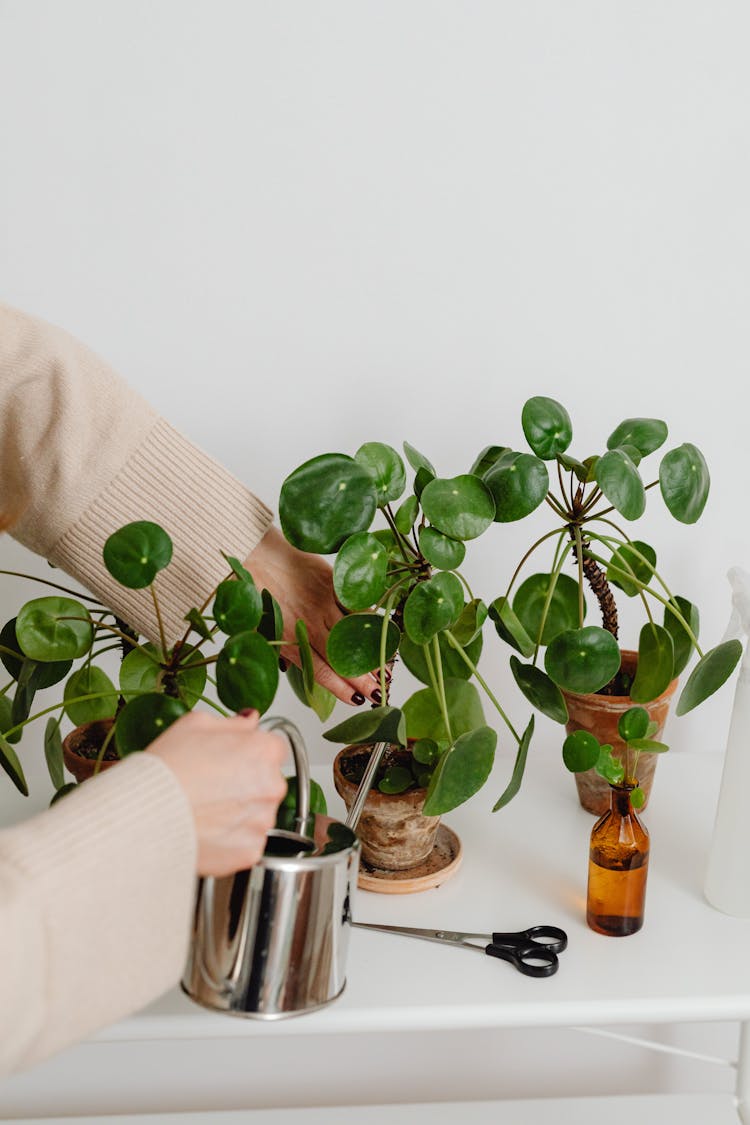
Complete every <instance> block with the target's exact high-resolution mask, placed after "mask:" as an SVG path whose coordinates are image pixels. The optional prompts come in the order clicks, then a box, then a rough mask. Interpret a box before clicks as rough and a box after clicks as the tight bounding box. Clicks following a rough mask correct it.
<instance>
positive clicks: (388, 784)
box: [378, 766, 414, 794]
mask: <svg viewBox="0 0 750 1125" xmlns="http://www.w3.org/2000/svg"><path fill="white" fill-rule="evenodd" d="M413 785H414V774H413V773H412V772H411V770H407V769H406V768H405V767H404V766H391V767H390V769H388V770H386V772H385V774H384V775H383V777H382V779H381V781H379V782H378V789H379V790H380V792H381V793H391V794H393V793H405V792H406V790H407V789H411V788H412V786H413Z"/></svg>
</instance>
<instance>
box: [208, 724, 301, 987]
mask: <svg viewBox="0 0 750 1125" xmlns="http://www.w3.org/2000/svg"><path fill="white" fill-rule="evenodd" d="M260 725H261V726H262V727H263V729H264V730H268V731H278V732H279V733H280V734H284V735H286V739H287V742H288V743H289V745H290V747H291V750H292V755H293V757H294V769H295V773H296V775H297V812H296V815H295V818H294V827H295V830H296V831H297V832H299V833H300V835H302V836H304V835H306V828H307V821H308V818H309V815H310V765H309V762H308V759H307V750H306V749H305V743H304V739H303V738H302V735H301V734H300V732H299V730H298V729H297V727H296V726H295V725H294V723H292V722H290V721H289V719H285V718H283V717H282V716H270V717H269V718H267V719H263V720H262V721H261V724H260ZM201 884H202V897H203V903H202V906H203V910H202V915H203V945H204V948H205V949H206V951H207V954H208V959H209V960H210V961H211V962H212V963H213V964H216V958H215V954H214V945H213V934H212V932H211V924H210V919H211V918H212V917H213V913H214V880H213V878H212V877H211V876H206V877H205V878H204V879H202V880H201ZM248 902H249V896H246V898H245V902H244V904H243V910H242V918H241V919H240V922H239V926H238V930H239V931H240V932H241V933H242V934H243V935H245V930H246V927H245V918H244V914H245V909H246V908H247V903H248ZM245 937H246V935H245ZM245 937H243V940H242V941H241V942H240V946H239V947H238V949H237V955H236V957H235V959H234V964H233V965H232V968H231V970H230V972H229V973H228V975H227V976H226V977H224V979H223V981H221V982H218V981H216V980H214V977H213V974H212V972H211V970H210V968H209V966H208V965H207V964H206V959H205V958H201V959H200V971H201V974H202V975H203V977H204V978H205V980H206V982H207V983H208V984H209V986H210V987H211V988H213V989H215V990H216V991H220V992H223V991H225V990H226V989H228V988H231V986H232V985H233V984H234V983H235V980H236V978H237V974H238V972H239V969H240V966H241V964H242V960H243V949H244V945H245Z"/></svg>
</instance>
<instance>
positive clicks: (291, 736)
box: [260, 716, 310, 836]
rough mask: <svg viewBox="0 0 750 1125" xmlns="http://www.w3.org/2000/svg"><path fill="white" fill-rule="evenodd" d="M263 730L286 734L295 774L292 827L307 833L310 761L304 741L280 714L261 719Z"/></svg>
mask: <svg viewBox="0 0 750 1125" xmlns="http://www.w3.org/2000/svg"><path fill="white" fill-rule="evenodd" d="M260 725H261V726H262V727H263V729H264V730H269V731H278V732H279V733H280V734H284V735H286V739H287V742H288V743H289V745H290V747H291V749H292V755H293V757H294V770H295V773H296V774H297V815H296V816H295V818H294V828H295V831H296V832H299V833H300V835H302V836H305V835H306V834H307V819H308V817H309V815H310V763H309V762H308V759H307V751H306V749H305V743H304V740H303V738H302V735H301V734H300V732H299V730H298V729H297V727H296V726H295V725H294V723H292V722H290V721H289V719H285V718H283V717H282V716H271V717H269V718H268V719H263V720H261V724H260Z"/></svg>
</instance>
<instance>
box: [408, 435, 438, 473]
mask: <svg viewBox="0 0 750 1125" xmlns="http://www.w3.org/2000/svg"><path fill="white" fill-rule="evenodd" d="M404 453H405V454H406V460H407V461H408V462H409V464H410V465H411V467H412V469H413V470H414V472H415V473H418V472H420V470H421V469H426V470H427V472H428V473H429V474H430V475H431V476H433V477H434V476H436V475H437V474H436V472H435V468H434V466H433V464H432V462H431V461H428V460H427V458H426V457H425V455H424V454H423V453H420V452H419V450H418V449H415V448H414V446H413V445H409V443H408V441H405V442H404Z"/></svg>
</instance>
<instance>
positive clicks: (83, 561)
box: [0, 305, 271, 1074]
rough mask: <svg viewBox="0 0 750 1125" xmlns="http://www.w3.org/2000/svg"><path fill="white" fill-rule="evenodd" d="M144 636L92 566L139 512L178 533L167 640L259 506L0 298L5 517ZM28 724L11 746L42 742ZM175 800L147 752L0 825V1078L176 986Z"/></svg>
mask: <svg viewBox="0 0 750 1125" xmlns="http://www.w3.org/2000/svg"><path fill="white" fill-rule="evenodd" d="M3 518H6V519H11V520H15V522H14V523H13V526H12V529H11V534H12V535H14V536H15V538H17V539H18V540H19V541H20V542H21V543H24V544H26V546H28V547H30V548H31V549H32V550H33V551H36V552H38V553H39V554H40V555H42V556H44V557H45V558H47V559H49V560H50V561H51V562H53V563H55V565H57V566H59V567H61V568H62V569H64V570H65V571H67V572H68V573H69V574H71V575H73V576H74V577H75V578H77V579H79V580H80V581H81V582H83V583H84V584H85V585H86V586H87V587H88V588H89V589H90V590H92V591H93V592H94V593H95V594H96V595H97V596H98V597H100V598H101V599H102V601H103V603H104V604H105V605H109V606H110V607H111V608H112V609H114V610H115V611H116V612H117V613H118V614H119V615H120V616H122V617H123V618H124V619H125V620H127V621H129V622H131V623H132V624H133V625H134V626H135V627H136V628H137V629H139V630H140V631H141V632H142V633H144V634H146V635H147V636H150V637H154V635H155V632H156V628H155V622H154V620H153V615H152V614H153V610H152V606H151V604H150V599H149V598H148V595H147V592H145V591H123V590H122V589H121V588H120V587H119V586H117V584H116V583H114V582H113V581H112V580H111V579H110V577H109V575H108V574H107V572H106V571H105V569H104V566H103V563H102V561H101V548H102V545H103V543H104V541H105V539H106V538H107V536H108V535H109V534H110V533H111V532H112V531H114V530H116V529H117V528H118V527H121V526H122V525H123V524H124V523H127V522H129V521H130V520H134V519H152V520H154V521H155V522H157V523H160V524H161V525H162V526H163V527H164V528H165V529H166V530H167V531H168V532H169V534H170V536H171V537H172V540H173V543H174V555H173V561H172V563H171V564H170V566H169V567H168V568H167V569H166V570H165V571H163V572H162V573H161V574H160V575H159V577H158V579H157V583H158V589H159V601H160V605H161V606H162V608H163V612H164V615H165V626H166V630H167V633H168V635H169V637H170V638H175V639H176V638H177V636H178V635H179V634H180V633H181V632H182V631H183V629H184V625H183V623H182V619H183V616H184V614H185V613H186V612H187V610H188V609H189V608H190V607H191V606H193V605H198V604H200V603H201V602H202V601H203V600H204V599H205V597H206V596H207V595H208V593H209V592H210V590H211V589H212V588H213V587H214V586H215V585H216V584H217V582H218V581H220V579H221V578H222V577H223V576H224V575H225V572H226V564H225V563H224V560H223V559H222V557H221V554H220V552H221V551H222V550H224V551H227V552H228V553H230V554H234V555H236V556H238V557H239V558H245V557H246V556H247V555H248V554H249V553H250V551H251V550H252V549H253V547H254V546H255V545H256V544H257V543H258V542H259V541H260V539H261V538H262V536H263V534H264V533H265V531H266V530H267V528H268V526H269V524H270V520H271V515H270V512H269V511H268V509H267V508H266V507H265V506H264V505H263V504H262V503H261V502H260V501H259V500H258V499H257V498H256V497H254V496H253V495H252V494H251V493H250V492H248V490H247V489H246V488H244V487H243V486H242V485H241V484H240V483H239V482H238V481H237V480H236V479H235V478H234V477H232V476H231V475H230V474H229V473H227V472H226V471H225V470H224V469H223V468H222V467H221V466H220V465H218V464H217V463H216V462H215V461H213V460H212V459H211V458H210V457H208V456H207V455H206V454H205V453H203V452H201V451H200V450H199V449H196V448H195V447H194V446H193V445H191V444H190V442H188V441H187V440H186V439H185V438H184V437H182V436H181V435H180V434H178V433H177V432H176V431H175V430H173V429H172V427H171V426H170V425H169V424H168V423H167V422H166V421H164V419H163V418H160V417H159V416H158V415H157V414H156V413H155V412H154V411H153V410H152V409H151V407H150V406H149V405H148V404H147V403H146V402H145V401H144V400H143V399H142V398H140V396H138V395H137V394H135V393H134V392H133V391H132V390H131V389H130V388H129V387H127V386H126V385H125V384H124V383H123V382H122V381H121V380H120V379H119V378H118V377H117V376H116V375H115V374H114V373H113V372H112V371H111V370H110V369H109V368H108V367H107V366H106V364H104V363H103V362H102V361H101V360H100V359H98V358H97V357H96V356H94V355H93V354H92V353H91V352H90V351H88V350H87V349H86V348H84V347H83V346H82V345H81V344H79V343H78V342H77V341H75V340H74V339H72V338H71V337H70V336H68V335H67V334H66V333H64V332H62V331H61V330H59V329H57V328H53V327H51V326H50V325H48V324H44V323H42V322H40V321H38V320H35V319H33V318H31V317H28V316H26V315H24V314H23V313H20V312H17V311H15V310H13V309H10V308H7V307H5V306H3V305H0V519H3ZM34 736H35V737H36V741H38V742H40V741H41V733H40V732H35V731H34V728H33V727H32V728H31V730H30V731H29V733H28V734H27V735H26V740H25V741H26V742H28V744H29V745H28V746H26V745H24V747H23V752H24V753H29V752H36V751H38V752H41V746H34V745H32V742H33V740H34ZM4 781H5V779H4V775H3V774H1V773H0V784H2V783H4ZM195 849H196V844H195V832H194V827H193V822H192V816H191V812H190V808H189V806H188V804H187V801H186V799H185V797H184V795H183V793H182V790H181V789H180V787H179V785H178V783H177V781H176V779H175V778H174V776H173V774H172V773H171V771H170V770H169V769H168V767H167V766H165V765H164V764H163V763H162V762H161V761H160V760H159V759H158V758H155V757H153V756H152V755H150V754H148V753H146V754H138V755H135V756H133V757H132V758H130V759H129V760H127V761H125V762H123V763H122V764H120V765H118V766H117V767H116V768H115V769H113V770H109V771H108V772H107V773H106V774H103V775H102V776H100V777H98V778H95V779H92V780H91V781H88V782H86V784H85V785H84V786H82V787H81V788H80V789H79V790H76V792H74V793H72V794H71V795H70V796H69V797H66V798H65V800H64V801H61V802H60V803H59V804H57V805H55V807H54V808H52V809H50V810H49V811H47V812H45V813H43V814H41V815H40V816H37V817H34V818H32V819H30V820H28V821H27V822H25V823H24V824H22V825H20V826H18V827H14V828H11V829H6V830H4V831H0V1074H2V1073H5V1072H8V1071H11V1070H14V1069H18V1068H21V1067H24V1066H28V1065H30V1064H31V1063H33V1062H35V1061H37V1060H39V1059H42V1058H44V1057H45V1056H47V1055H49V1054H51V1053H52V1052H53V1051H57V1050H59V1049H60V1048H62V1047H64V1046H66V1045H68V1044H70V1043H73V1042H75V1041H76V1040H79V1039H81V1038H83V1037H85V1036H87V1035H89V1034H90V1033H91V1032H93V1031H94V1030H96V1029H97V1028H99V1027H101V1026H103V1025H105V1024H107V1023H110V1022H113V1021H114V1020H117V1019H120V1018H121V1017H123V1016H125V1015H127V1014H128V1013H130V1012H133V1011H135V1010H136V1009H138V1008H139V1007H142V1006H143V1005H144V1004H146V1003H147V1002H148V1001H150V1000H153V999H154V998H156V997H157V996H158V995H159V994H160V993H162V992H164V991H165V990H166V989H168V988H170V987H171V986H172V985H174V984H175V983H176V982H177V981H178V980H179V977H180V974H181V971H182V967H183V962H184V959H185V954H186V948H187V936H188V929H189V916H190V910H191V905H192V896H193V886H194V871H195Z"/></svg>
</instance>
